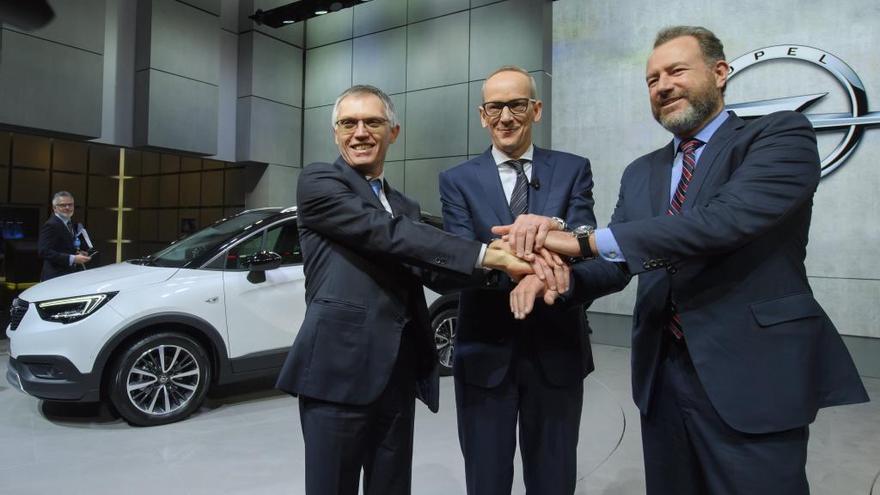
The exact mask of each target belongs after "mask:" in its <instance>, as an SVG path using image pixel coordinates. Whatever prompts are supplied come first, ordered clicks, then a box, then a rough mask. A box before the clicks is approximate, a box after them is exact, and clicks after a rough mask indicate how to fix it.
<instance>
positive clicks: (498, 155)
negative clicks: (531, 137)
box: [492, 144, 535, 165]
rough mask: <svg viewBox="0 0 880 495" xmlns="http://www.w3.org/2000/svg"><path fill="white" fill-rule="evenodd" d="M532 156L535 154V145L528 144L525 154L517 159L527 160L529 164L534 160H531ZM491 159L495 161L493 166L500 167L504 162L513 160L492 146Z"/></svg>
mask: <svg viewBox="0 0 880 495" xmlns="http://www.w3.org/2000/svg"><path fill="white" fill-rule="evenodd" d="M534 154H535V145H534V144H530V145H529V147H528V149H526V151H525V153H523V154H522V156H520V157H519V159H520V160H528V161H530V162H531V161H534V160H532V157H533V156H534ZM492 158H494V159H495V165H501V164H502V163H504V162H508V161H510V160H513V158H511V157H509V156H507V153H505V152H503V151H501V150H499V149H498V148H496V147H495V145H494V144H493V145H492Z"/></svg>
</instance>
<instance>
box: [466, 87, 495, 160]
mask: <svg viewBox="0 0 880 495" xmlns="http://www.w3.org/2000/svg"><path fill="white" fill-rule="evenodd" d="M482 90H483V81H473V82H471V83H469V84H468V107H467V119H468V154H471V155H479V154H480V153H482V152H484V151H486V148H488V147H489V146H490V145H491V144H492V140H491V138H489V131H488V130H486V129H484V128H483V125H482V123H481V122H480V111H479V110H477V107H478V106H480V105H481V104H482V103H483V91H482Z"/></svg>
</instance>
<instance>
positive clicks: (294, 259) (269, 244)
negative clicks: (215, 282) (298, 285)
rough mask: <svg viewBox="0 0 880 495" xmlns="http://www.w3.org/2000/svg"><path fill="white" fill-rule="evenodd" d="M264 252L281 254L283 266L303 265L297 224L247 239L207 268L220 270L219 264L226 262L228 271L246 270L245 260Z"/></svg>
mask: <svg viewBox="0 0 880 495" xmlns="http://www.w3.org/2000/svg"><path fill="white" fill-rule="evenodd" d="M263 250H265V251H272V252H274V253H277V254H279V255H280V256H281V260H282V261H281V265H282V266H286V265H295V264H298V263H302V251H301V250H300V247H299V233H298V232H297V230H296V222H295V221H291V222H287V223H285V224H283V225H277V226H275V227H272V228H271V229H268V230H267V231H265V232H263V233H260V234H258V235H254V236H253V237H251V238H249V239H245V240H244V241H242V242H241V243H239V244H238V245H236V246H234V247H232V248H230V249H229V250H228V251H227V252H226V256H223V257H220V258H218V260H217V262H215V263H211V265H209V266H207V268H218V266H217V265H218V262H222V261H225V265H226V269H227V270H246V269H247V266H246V263H245V260H246V259H247V258H248V257H249V256H251V255H253V254H256V253H258V252H260V251H263ZM219 266H222V265H219Z"/></svg>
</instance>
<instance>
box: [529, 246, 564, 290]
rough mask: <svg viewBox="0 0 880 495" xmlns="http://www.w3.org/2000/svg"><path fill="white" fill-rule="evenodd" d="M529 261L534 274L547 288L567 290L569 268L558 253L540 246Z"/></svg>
mask: <svg viewBox="0 0 880 495" xmlns="http://www.w3.org/2000/svg"><path fill="white" fill-rule="evenodd" d="M531 263H532V269H533V270H534V272H535V275H536V276H537V277H538V278H539V279H541V281H542V282H543V283H545V284H546V285H547V288H549V289H552V290H554V291H556V292H558V293H563V292H566V291H567V290H568V284H569V280H570V276H571V269H570V268H569V267H568V264H567V263H565V262H564V261H563V260H562V258H561V257H560V256H559V255H558V254H556V253H554V252H552V251H550V250H548V249H546V248H541V249H539V250H538V251H537V256H535V257H534V259H533V260H532V262H531Z"/></svg>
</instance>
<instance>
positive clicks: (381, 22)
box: [352, 0, 406, 36]
mask: <svg viewBox="0 0 880 495" xmlns="http://www.w3.org/2000/svg"><path fill="white" fill-rule="evenodd" d="M352 15H353V16H354V35H355V36H361V35H364V34H369V33H375V32H376V31H382V30H385V29H389V28H393V27H398V26H403V25H405V24H406V2H405V1H403V0H373V1H372V2H369V3H363V4H360V5H355V6H354V12H353V13H352Z"/></svg>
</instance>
